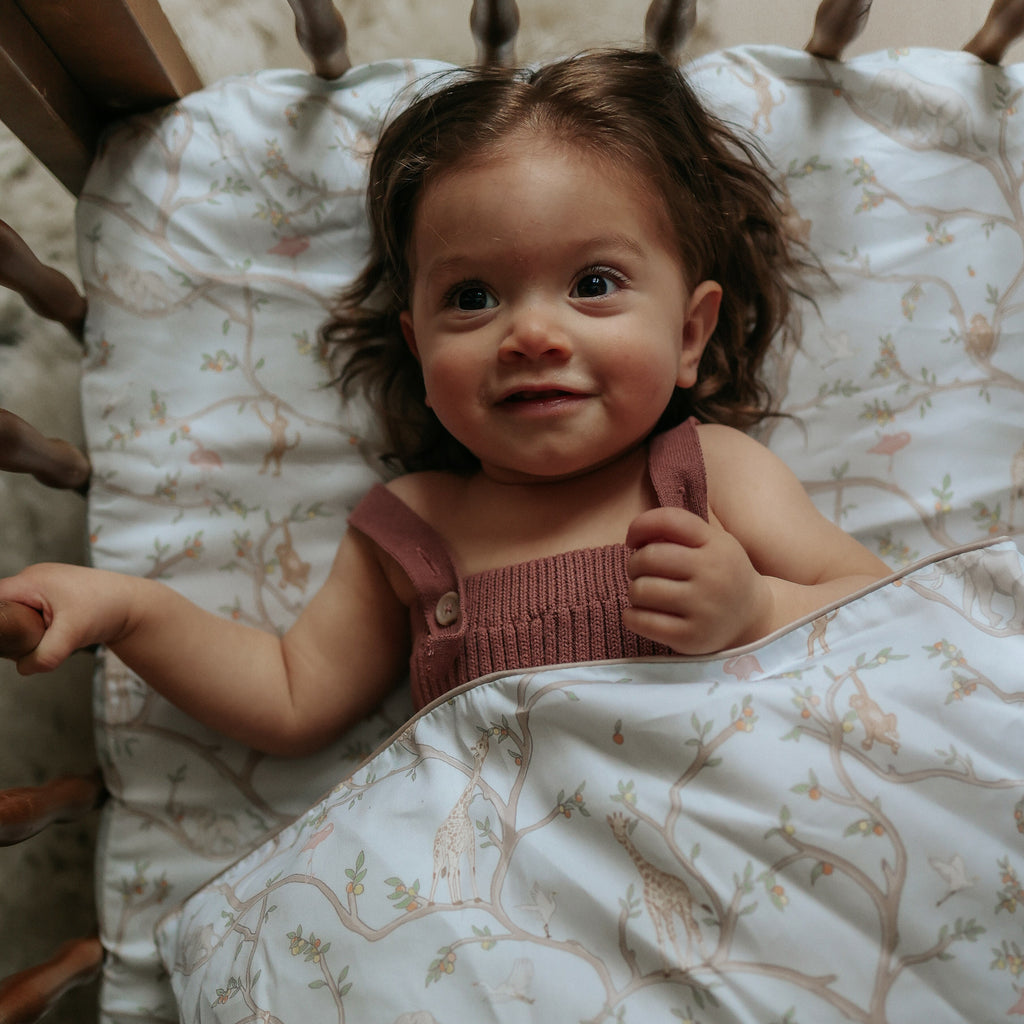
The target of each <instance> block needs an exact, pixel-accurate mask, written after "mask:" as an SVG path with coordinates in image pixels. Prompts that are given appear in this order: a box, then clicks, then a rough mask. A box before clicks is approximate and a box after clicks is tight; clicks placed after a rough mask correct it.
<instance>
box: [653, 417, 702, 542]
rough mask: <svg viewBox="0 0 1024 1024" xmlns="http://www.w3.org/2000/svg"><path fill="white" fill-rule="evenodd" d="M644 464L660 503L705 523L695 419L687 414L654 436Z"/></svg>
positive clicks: (700, 461)
mask: <svg viewBox="0 0 1024 1024" xmlns="http://www.w3.org/2000/svg"><path fill="white" fill-rule="evenodd" d="M648 466H649V472H650V475H651V483H652V484H653V485H654V490H655V493H656V494H657V495H658V501H660V502H661V504H662V505H667V506H670V507H673V508H685V509H686V510H687V511H689V512H693V513H695V514H696V515H699V516H700V517H701V519H703V520H704V521H705V522H707V519H708V475H707V470H706V468H705V466H704V453H703V451H702V450H701V447H700V438H699V437H698V436H697V420H696V418H694V417H693V416H691V417H690V418H689V419H688V420H686V421H685V422H684V423H680V424H679V426H678V427H673V428H672V429H671V430H666V431H665V432H664V433H661V434H657V435H655V436H654V437H653V438H652V439H651V453H650V456H649V460H648Z"/></svg>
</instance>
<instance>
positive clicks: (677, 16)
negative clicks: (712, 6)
mask: <svg viewBox="0 0 1024 1024" xmlns="http://www.w3.org/2000/svg"><path fill="white" fill-rule="evenodd" d="M696 21H697V0H653V2H652V3H651V6H650V7H648V8H647V15H646V17H645V18H644V41H645V45H646V46H647V49H648V50H654V51H655V52H656V53H660V54H661V55H662V56H663V57H664V58H665V59H666V60H667V61H668V62H669V63H671V64H678V63H679V61H680V59H681V57H682V55H683V47H684V46H685V45H686V40H687V38H688V37H689V35H690V33H691V32H692V31H693V26H694V25H695V24H696Z"/></svg>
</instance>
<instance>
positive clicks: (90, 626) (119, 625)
mask: <svg viewBox="0 0 1024 1024" xmlns="http://www.w3.org/2000/svg"><path fill="white" fill-rule="evenodd" d="M119 590H120V588H119V586H118V583H117V578H116V575H115V574H114V573H106V572H101V571H99V570H96V569H86V568H83V567H81V566H76V565H60V564H56V563H53V564H47V563H43V564H40V565H33V566H30V567H29V568H27V569H25V570H24V571H23V572H20V573H18V575H17V576H11V577H10V578H8V579H4V580H0V601H11V602H14V603H16V604H23V605H28V607H30V608H34V609H35V610H36V611H37V612H38V613H39V615H40V616H41V618H42V624H43V626H44V627H45V632H44V633H43V635H42V639H41V640H40V642H39V644H38V646H37V647H36V648H35V649H34V650H33V651H31V652H29V653H27V654H24V653H21V652H18V653H14V654H12V655H6V656H9V657H14V658H15V659H16V661H17V665H18V671H19V672H20V673H21V674H22V675H30V674H32V673H35V672H49V671H52V670H53V669H55V668H57V666H58V665H60V664H62V663H63V662H64V661H65V659H67V657H68V656H69V655H71V654H73V653H74V652H75V651H77V650H79V649H81V648H82V647H87V646H89V645H90V644H95V643H102V642H106V641H107V640H109V639H111V638H112V637H113V636H115V635H117V633H118V631H119V630H120V629H123V628H124V624H125V621H126V618H127V611H128V608H129V607H130V605H126V603H125V598H124V597H122V596H121V595H120V593H119Z"/></svg>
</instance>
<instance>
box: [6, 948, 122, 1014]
mask: <svg viewBox="0 0 1024 1024" xmlns="http://www.w3.org/2000/svg"><path fill="white" fill-rule="evenodd" d="M102 964H103V946H102V944H101V943H100V940H99V938H98V937H97V936H95V935H92V936H89V937H88V938H81V939H73V940H71V941H70V942H66V943H65V944H64V945H63V946H61V947H60V949H59V950H58V951H57V953H56V955H55V956H54V957H53V958H52V959H50V960H48V961H47V962H46V963H44V964H40V965H39V966H37V967H30V968H29V969H28V970H25V971H20V972H19V973H18V974H12V975H11V976H10V977H9V978H6V979H5V980H4V981H2V982H0V1024H34V1022H35V1021H37V1020H39V1018H40V1017H42V1016H43V1015H44V1014H46V1013H48V1012H49V1010H50V1009H51V1008H52V1007H53V1005H54V1003H56V1002H57V1000H58V999H59V998H60V997H61V996H62V995H63V994H64V993H65V992H66V991H67V990H68V989H69V988H75V987H76V986H78V985H84V984H86V983H88V982H90V981H92V979H93V978H95V977H96V975H97V974H98V973H99V971H100V968H101V966H102Z"/></svg>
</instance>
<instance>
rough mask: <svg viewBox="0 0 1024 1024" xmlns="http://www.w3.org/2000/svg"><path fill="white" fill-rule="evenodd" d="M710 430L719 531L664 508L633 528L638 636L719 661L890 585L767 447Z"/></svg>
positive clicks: (711, 499)
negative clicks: (879, 584) (863, 591)
mask: <svg viewBox="0 0 1024 1024" xmlns="http://www.w3.org/2000/svg"><path fill="white" fill-rule="evenodd" d="M699 430H700V440H701V446H702V448H703V450H704V462H705V465H706V467H707V475H708V504H709V507H710V511H711V516H710V519H711V521H710V522H709V523H705V522H704V521H703V520H702V519H700V518H699V517H698V516H695V515H693V514H692V513H688V512H685V511H683V510H681V509H673V508H659V509H652V510H651V511H649V512H645V513H644V514H643V515H641V516H638V517H637V519H636V520H635V521H634V522H633V524H632V525H631V527H630V530H629V534H628V536H627V538H626V543H627V544H628V545H629V546H630V547H632V548H634V549H635V550H634V553H633V555H632V557H631V560H630V578H631V584H630V604H631V607H630V608H628V609H627V610H626V612H625V613H624V615H623V622H624V624H625V625H626V627H627V628H629V629H631V630H633V631H634V632H636V633H639V634H641V635H642V636H646V637H648V638H649V639H652V640H655V641H657V642H659V643H664V644H667V645H668V646H670V647H672V648H673V649H674V650H677V651H679V652H680V653H684V654H710V653H712V652H714V651H719V650H724V649H725V648H728V647H735V646H738V645H740V644H744V643H749V642H751V641H753V640H758V639H760V638H761V637H763V636H766V635H767V634H769V633H771V632H772V631H773V630H775V629H778V628H780V627H782V626H785V625H787V624H788V623H790V622H793V621H794V620H796V619H798V618H800V617H801V616H803V615H806V614H808V613H809V612H813V611H815V610H816V609H818V608H822V607H824V606H825V605H827V604H829V603H831V602H832V601H836V600H839V599H841V598H843V597H846V596H847V595H848V594H851V593H853V592H854V591H855V590H857V589H859V588H860V587H862V586H864V585H866V584H868V583H871V582H874V581H875V580H878V579H881V578H882V577H884V576H886V575H888V573H889V569H888V567H887V566H886V565H885V563H884V562H882V561H881V560H880V559H878V558H876V557H875V556H874V555H872V554H871V553H870V552H869V551H868V550H867V549H866V548H864V547H863V546H862V545H861V544H859V543H857V541H855V540H854V539H853V538H852V537H850V536H849V535H848V534H846V533H844V532H843V531H842V530H841V529H840V528H839V527H837V526H836V525H835V524H834V523H831V522H830V521H829V520H827V519H826V518H825V517H824V516H822V515H821V513H820V512H818V510H817V509H816V508H815V506H814V504H813V502H811V500H810V498H809V497H808V496H807V493H806V491H805V490H804V488H803V486H802V485H801V484H800V481H799V480H798V479H797V478H796V476H795V475H794V474H793V473H792V472H791V471H790V470H789V469H788V467H786V465H785V464H784V463H783V462H782V461H781V460H780V459H779V458H778V457H777V456H775V455H774V454H773V453H772V452H770V451H769V450H768V449H767V448H765V447H764V446H763V445H760V444H758V443H757V442H756V441H754V440H752V439H751V438H749V437H747V436H746V435H745V434H742V433H740V432H739V431H736V430H732V429H730V428H729V427H722V426H713V425H708V426H702V427H700V428H699Z"/></svg>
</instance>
